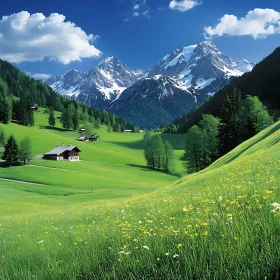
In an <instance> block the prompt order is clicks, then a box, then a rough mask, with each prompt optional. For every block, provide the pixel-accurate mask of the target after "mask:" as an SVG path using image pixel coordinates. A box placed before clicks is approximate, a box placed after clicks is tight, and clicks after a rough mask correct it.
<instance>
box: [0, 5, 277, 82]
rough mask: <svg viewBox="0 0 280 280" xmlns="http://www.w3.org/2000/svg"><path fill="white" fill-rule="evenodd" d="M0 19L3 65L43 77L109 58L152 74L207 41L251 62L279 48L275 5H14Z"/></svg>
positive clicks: (3, 7) (5, 8) (6, 7)
mask: <svg viewBox="0 0 280 280" xmlns="http://www.w3.org/2000/svg"><path fill="white" fill-rule="evenodd" d="M23 11H25V12H23ZM51 14H52V15H51ZM0 16H1V17H2V16H5V17H4V18H2V20H0V58H2V59H5V60H8V61H10V62H12V63H14V64H15V65H16V66H17V67H18V68H19V69H20V70H22V71H25V72H28V73H31V74H32V75H34V74H37V75H36V77H40V75H42V74H45V75H46V76H45V77H47V75H57V74H63V73H65V72H66V71H68V70H70V69H78V70H81V71H88V70H90V69H92V68H93V67H94V66H95V65H96V64H97V63H98V62H99V61H100V60H101V59H102V58H104V57H106V56H107V55H113V56H115V57H118V58H119V59H121V60H122V61H123V62H125V63H126V64H127V65H128V66H129V67H130V68H132V69H137V68H142V69H148V68H150V67H152V66H153V65H154V64H155V63H156V62H157V61H158V60H159V59H160V58H161V57H163V56H164V55H166V54H168V53H170V52H172V51H173V50H174V49H176V48H182V47H184V46H188V45H192V44H196V43H199V42H200V41H203V40H205V39H206V38H208V39H211V40H212V41H213V42H214V43H215V44H216V45H217V47H218V48H219V49H220V50H221V51H222V52H224V53H225V54H227V55H230V56H232V57H241V58H246V59H247V60H249V61H252V62H259V61H260V60H261V59H262V58H264V57H265V56H267V55H268V54H269V53H271V52H272V51H273V50H274V49H275V48H276V47H278V46H279V45H280V1H275V0H266V1H265V0H255V1H244V0H243V1H241V0H235V1H224V0H211V1H210V0H178V1H175V0H173V1H171V0H79V1H77V0H76V1H73V0H68V1H58V0H48V1H40V0H36V1H35V0H25V1H19V0H9V1H5V2H4V3H1V15H0ZM1 17H0V18H1ZM39 74H40V75H39Z"/></svg>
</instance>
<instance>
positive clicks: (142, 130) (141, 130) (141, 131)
mask: <svg viewBox="0 0 280 280" xmlns="http://www.w3.org/2000/svg"><path fill="white" fill-rule="evenodd" d="M139 132H140V133H145V132H147V129H146V128H142V129H139Z"/></svg>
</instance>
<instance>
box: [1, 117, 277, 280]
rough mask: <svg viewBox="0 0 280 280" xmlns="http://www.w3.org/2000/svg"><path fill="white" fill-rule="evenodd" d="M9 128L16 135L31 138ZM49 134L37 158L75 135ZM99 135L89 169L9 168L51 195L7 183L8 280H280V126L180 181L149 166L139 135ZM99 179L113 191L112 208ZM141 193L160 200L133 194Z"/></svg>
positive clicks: (85, 165) (37, 143)
mask: <svg viewBox="0 0 280 280" xmlns="http://www.w3.org/2000/svg"><path fill="white" fill-rule="evenodd" d="M43 117H44V116H41V118H42V119H43ZM39 119H40V118H38V119H37V121H39ZM3 127H4V129H5V132H6V134H7V133H8V131H10V132H14V134H15V135H16V136H17V137H18V138H20V134H21V132H22V131H21V130H23V129H29V128H23V127H18V126H14V125H13V124H11V125H9V126H1V128H3ZM41 130H42V132H41V133H42V135H41V136H43V135H45V137H44V139H43V140H40V139H39V137H38V139H37V138H36V137H35V136H34V137H33V136H32V137H33V138H32V140H33V143H34V149H35V150H36V152H37V153H42V152H44V151H42V150H43V149H45V146H48V145H49V146H53V145H54V144H55V143H54V142H57V141H63V139H64V140H65V139H66V140H68V139H70V138H71V137H72V136H74V135H72V134H71V133H66V134H64V133H63V132H60V131H56V132H53V131H49V130H46V129H41ZM41 130H40V129H38V128H36V127H35V128H30V135H36V134H37V133H40V131H41ZM31 132H33V133H31ZM98 133H99V134H100V136H101V138H100V142H99V143H96V144H97V146H93V145H95V143H94V144H92V143H81V144H79V147H80V148H81V150H83V153H82V154H81V158H82V160H90V158H91V157H94V160H93V161H92V162H83V161H81V162H80V163H77V164H81V166H80V167H76V166H78V165H76V163H73V164H70V163H67V162H63V163H62V164H63V166H58V165H57V164H59V163H56V162H43V161H42V160H38V161H36V162H34V163H32V164H34V165H36V166H37V167H36V166H35V167H31V166H27V167H14V168H10V169H5V170H4V169H2V170H1V176H0V177H6V176H9V177H10V178H13V179H24V180H29V181H31V178H35V179H36V182H37V183H43V184H48V186H47V187H46V186H41V185H26V184H22V183H16V182H7V181H1V182H0V183H1V184H0V193H1V195H0V203H1V208H0V214H1V218H0V244H1V246H0V259H1V260H0V279H223V280H224V279H254V280H256V279H279V269H280V252H279V232H280V204H279V203H280V190H279V186H280V161H279V158H280V154H279V151H280V146H279V145H280V122H277V123H275V124H274V125H272V126H271V127H269V128H267V129H266V130H264V131H263V132H261V133H260V134H258V135H257V136H255V137H254V138H252V139H250V140H248V141H246V142H244V143H243V144H242V145H240V146H238V147H237V148H236V149H234V150H233V151H231V152H230V153H229V154H227V155H225V156H224V157H222V158H221V159H219V160H218V161H216V162H215V163H214V164H213V165H211V166H210V167H209V168H208V169H206V170H204V171H201V172H199V173H196V174H192V175H188V176H185V177H183V178H181V179H179V180H177V181H175V180H176V177H172V176H170V175H166V174H162V173H154V172H150V171H147V170H146V169H145V168H144V167H140V166H143V164H144V163H143V155H142V151H141V142H140V139H141V138H140V135H139V134H110V135H109V134H108V135H107V133H106V130H105V129H104V128H102V129H101V130H100V131H99V132H98ZM38 136H39V135H38ZM64 136H66V137H64ZM70 136H71V137H70ZM174 137H177V136H176V135H174ZM36 139H37V140H36ZM50 141H53V143H50ZM173 141H174V142H175V143H176V142H178V143H182V140H180V139H178V141H176V140H175V138H174V139H173ZM64 142H65V141H64ZM72 144H73V143H72ZM178 145H179V144H178ZM179 146H180V145H179ZM43 147H44V148H43ZM179 148H180V147H178V149H179ZM178 151H179V150H178ZM103 154H106V156H104V155H103ZM94 162H98V163H101V162H102V164H98V163H94ZM75 165H76V166H75ZM135 165H136V166H135ZM137 165H140V166H137ZM38 166H44V167H47V168H43V167H38ZM32 168H33V169H32ZM50 168H61V169H66V170H67V171H66V170H56V169H54V170H50ZM122 168H123V171H124V172H123V173H122V171H121V170H122ZM75 169H76V170H75ZM105 169H106V170H105ZM3 170H4V171H3ZM36 170H37V171H36ZM45 170H46V171H45ZM69 170H71V172H70V171H69ZM133 172H134V173H133ZM150 174H151V175H150ZM68 176H69V177H68ZM98 176H99V177H103V178H104V180H103V181H102V180H101V178H99V177H98ZM59 178H63V180H62V179H61V180H60V179H59ZM91 178H94V180H95V182H103V183H102V184H104V186H105V184H109V185H110V181H111V182H112V183H111V185H110V186H109V185H108V186H107V185H106V186H105V188H106V190H107V192H104V193H103V196H102V195H101V194H100V198H103V200H96V199H94V192H95V191H97V190H96V187H95V188H94V190H93V193H90V192H91V191H92V189H91V186H90V184H89V183H88V182H89V181H90V179H91ZM114 178H115V179H114ZM65 180H66V181H67V183H65ZM80 180H82V181H81V182H80ZM172 181H175V182H174V183H173V184H171V185H170V183H171V182H172ZM56 182H57V184H58V185H55V183H56ZM74 182H76V183H74ZM140 185H141V188H140V189H142V188H146V190H144V189H143V192H147V191H148V190H149V191H150V190H152V189H154V190H155V191H154V192H152V193H146V194H141V191H135V190H136V189H134V192H133V193H134V194H136V193H138V194H139V195H137V196H134V197H131V195H132V192H131V193H129V191H128V189H129V188H135V187H137V190H139V188H138V187H139V186H140ZM163 185H169V186H167V187H163ZM156 189H158V190H156ZM118 190H122V191H124V190H125V191H126V192H127V193H126V194H125V195H123V194H122V193H121V192H119V193H118V195H114V194H113V193H114V192H116V193H117V192H118ZM69 191H72V192H73V193H74V194H73V195H71V194H67V192H69ZM98 191H99V190H98ZM98 191H97V192H98ZM64 192H65V193H66V196H64V195H62V194H63V193H64ZM143 192H142V193H143ZM124 196H126V198H124ZM113 197H115V199H111V198H113ZM116 197H119V198H116Z"/></svg>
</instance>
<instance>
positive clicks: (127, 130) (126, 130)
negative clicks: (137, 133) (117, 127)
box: [124, 129, 132, 133]
mask: <svg viewBox="0 0 280 280" xmlns="http://www.w3.org/2000/svg"><path fill="white" fill-rule="evenodd" d="M124 132H127V133H128V132H132V129H125V130H124Z"/></svg>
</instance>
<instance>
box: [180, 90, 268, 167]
mask: <svg viewBox="0 0 280 280" xmlns="http://www.w3.org/2000/svg"><path fill="white" fill-rule="evenodd" d="M272 123H273V119H272V117H270V116H269V114H268V112H267V108H266V107H265V106H264V105H263V104H262V102H261V101H260V100H259V99H258V97H256V96H247V97H246V98H245V99H242V95H241V92H240V91H238V90H237V89H234V90H233V91H232V92H231V93H230V94H227V95H226V96H225V99H224V102H223V104H222V106H221V113H220V118H215V117H214V116H212V115H209V114H206V115H202V119H201V120H200V121H199V123H198V124H197V125H194V126H192V127H191V128H190V129H189V130H188V132H187V134H186V151H185V156H186V160H187V163H188V168H189V171H199V170H202V169H204V168H206V167H207V166H209V165H210V164H211V163H212V162H213V161H214V160H216V159H217V158H219V157H221V156H223V155H225V154H226V153H228V152H229V151H231V150H232V149H234V148H235V147H236V146H238V145H239V144H241V143H242V142H243V141H245V140H247V139H249V138H251V137H253V136H254V135H256V134H257V133H258V132H260V131H261V130H263V129H264V128H266V127H268V126H270V125H271V124H272Z"/></svg>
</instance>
